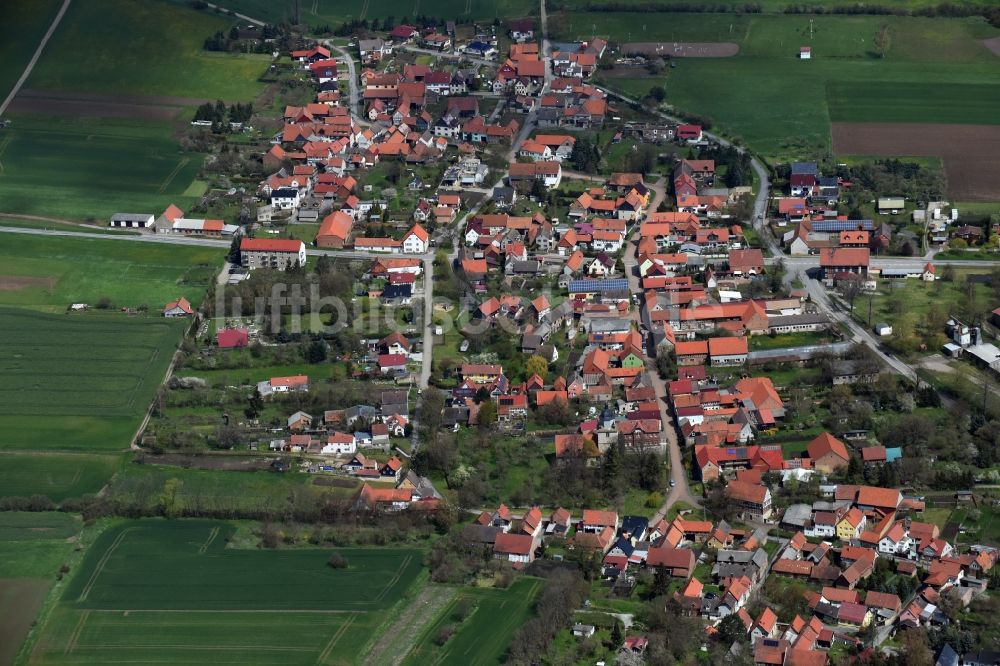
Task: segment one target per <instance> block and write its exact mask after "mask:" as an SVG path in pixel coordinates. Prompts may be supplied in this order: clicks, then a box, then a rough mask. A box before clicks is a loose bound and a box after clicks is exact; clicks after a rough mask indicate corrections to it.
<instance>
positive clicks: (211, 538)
mask: <svg viewBox="0 0 1000 666" xmlns="http://www.w3.org/2000/svg"><path fill="white" fill-rule="evenodd" d="M217 536H219V528H218V527H213V528H212V531H211V532H209V533H208V540H207V541H205V543H203V544H201V546H200V547H199V548H198V554H199V555H204V554H205V553H206V552H208V547H209V546H211V545H212V542H213V541H215V537H217Z"/></svg>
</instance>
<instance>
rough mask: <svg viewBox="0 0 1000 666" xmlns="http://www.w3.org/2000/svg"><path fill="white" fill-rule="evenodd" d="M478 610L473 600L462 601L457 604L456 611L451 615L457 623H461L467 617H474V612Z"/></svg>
mask: <svg viewBox="0 0 1000 666" xmlns="http://www.w3.org/2000/svg"><path fill="white" fill-rule="evenodd" d="M475 609H476V602H475V601H473V600H472V599H462V600H461V601H459V602H458V603H457V604H455V611H454V612H453V613H452V614H451V616H452V617H453V618H455V620H456V621H458V622H461V621H463V620H465V619H466V618H467V617H469V616H470V615H472V611H474V610H475Z"/></svg>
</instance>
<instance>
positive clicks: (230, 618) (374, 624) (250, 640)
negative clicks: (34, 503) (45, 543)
mask: <svg viewBox="0 0 1000 666" xmlns="http://www.w3.org/2000/svg"><path fill="white" fill-rule="evenodd" d="M233 529H234V528H233V527H232V525H230V524H228V523H223V522H217V521H177V522H167V521H162V520H144V521H131V522H127V523H123V524H121V525H119V526H117V527H114V528H112V529H109V530H108V531H106V532H105V533H104V534H102V535H101V536H100V537H99V538H98V540H97V541H96V542H95V544H94V545H93V547H92V548H91V549H90V550H89V552H88V553H87V555H86V557H85V559H84V562H83V564H82V566H81V567H80V568H79V570H78V571H77V572H76V575H75V576H74V578H73V580H72V581H71V582H70V584H69V585H68V586H67V588H66V590H65V592H64V594H63V596H62V599H61V601H60V602H59V604H58V605H57V606H56V608H55V609H54V611H53V612H52V614H51V615H50V617H49V619H48V621H47V622H46V624H45V626H44V627H43V629H42V632H41V635H40V637H39V640H38V642H37V644H36V645H35V648H34V651H33V654H32V657H31V661H32V663H42V664H103V663H110V662H120V661H122V660H129V661H142V662H146V663H149V662H158V663H171V664H196V663H205V661H206V657H207V656H208V655H210V656H211V661H212V662H213V663H242V664H278V663H281V664H317V663H319V664H353V663H358V662H360V661H361V660H362V658H363V656H364V654H365V653H366V647H365V646H366V645H367V644H369V643H370V642H371V641H372V640H374V638H375V634H376V633H377V630H378V629H379V628H380V627H382V625H383V623H384V622H385V621H386V620H387V619H388V617H389V615H390V613H391V612H392V609H393V608H394V607H396V605H397V604H399V603H400V602H401V601H402V600H403V599H404V597H406V596H407V595H408V593H409V590H410V589H411V588H412V587H413V583H414V581H415V580H416V579H417V576H418V573H419V572H420V569H421V553H420V552H419V551H417V550H406V549H350V548H348V549H338V552H339V553H341V554H342V555H344V556H345V557H346V558H347V560H348V567H347V568H346V569H338V570H334V569H331V568H330V567H328V566H327V564H326V560H327V558H328V557H329V555H330V551H329V550H323V549H295V550H277V551H258V550H234V549H228V548H226V541H227V539H228V538H229V537H230V536H231V534H232V533H233ZM404 603H405V602H404Z"/></svg>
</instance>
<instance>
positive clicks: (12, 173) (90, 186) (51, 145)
mask: <svg viewBox="0 0 1000 666" xmlns="http://www.w3.org/2000/svg"><path fill="white" fill-rule="evenodd" d="M12 120H13V125H12V126H11V127H10V128H8V129H6V130H3V131H2V133H0V212H5V213H26V214H32V215H40V216H43V217H52V218H58V219H70V220H85V219H88V218H93V219H97V220H99V221H101V222H106V221H107V219H108V218H109V217H110V216H111V215H113V214H114V213H118V212H136V213H141V212H148V213H152V214H153V215H159V214H160V213H161V212H163V209H164V208H166V207H167V206H168V205H170V204H171V203H175V204H177V205H178V206H180V207H181V209H183V210H186V209H187V208H188V207H189V206H190V205H191V204H193V203H195V202H196V201H197V200H198V197H196V196H189V195H188V194H186V192H187V191H188V188H189V187H190V186H191V185H192V183H194V182H195V178H196V177H197V175H198V170H199V169H200V168H201V163H202V161H203V160H204V155H202V154H201V153H184V152H181V151H180V149H179V148H178V146H177V142H176V141H175V140H174V138H173V137H172V136H171V133H170V128H169V127H168V126H167V125H165V124H163V123H157V122H150V121H142V120H129V119H96V118H87V119H74V120H73V121H72V122H69V121H67V119H65V118H45V117H36V116H30V117H29V116H23V115H21V116H13V118H12ZM67 165H72V166H71V167H68V166H67Z"/></svg>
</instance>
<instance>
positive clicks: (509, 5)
mask: <svg viewBox="0 0 1000 666" xmlns="http://www.w3.org/2000/svg"><path fill="white" fill-rule="evenodd" d="M300 6H301V9H300V12H301V21H302V23H305V24H307V25H312V26H316V25H323V24H329V25H332V26H334V27H336V26H338V25H340V24H341V23H343V22H345V21H349V20H354V19H368V20H369V21H371V20H373V19H380V20H381V19H384V18H386V17H388V16H392V17H395V19H396V24H397V25H398V24H400V23H403V22H405V21H406V19H407V17H409V16H415V15H417V14H422V15H424V16H435V17H438V18H441V19H472V20H477V19H478V20H482V19H494V18H498V17H499V18H505V17H514V18H518V17H522V16H527V15H528V14H529V13H530V12H532V11H533V12H534V13H535V14H537V13H538V3H537V2H535V1H534V0H407V1H406V2H403V3H400V2H398V1H397V0H359V1H358V2H354V3H347V2H343V1H342V0H302V2H301V5H300ZM225 7H227V8H231V9H234V10H235V11H238V12H240V13H242V14H246V15H248V16H251V17H253V18H257V19H260V20H262V21H271V22H274V23H281V22H282V21H289V20H290V19H291V18H292V16H293V15H294V2H293V0H231V1H230V2H227V3H226V4H225Z"/></svg>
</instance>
